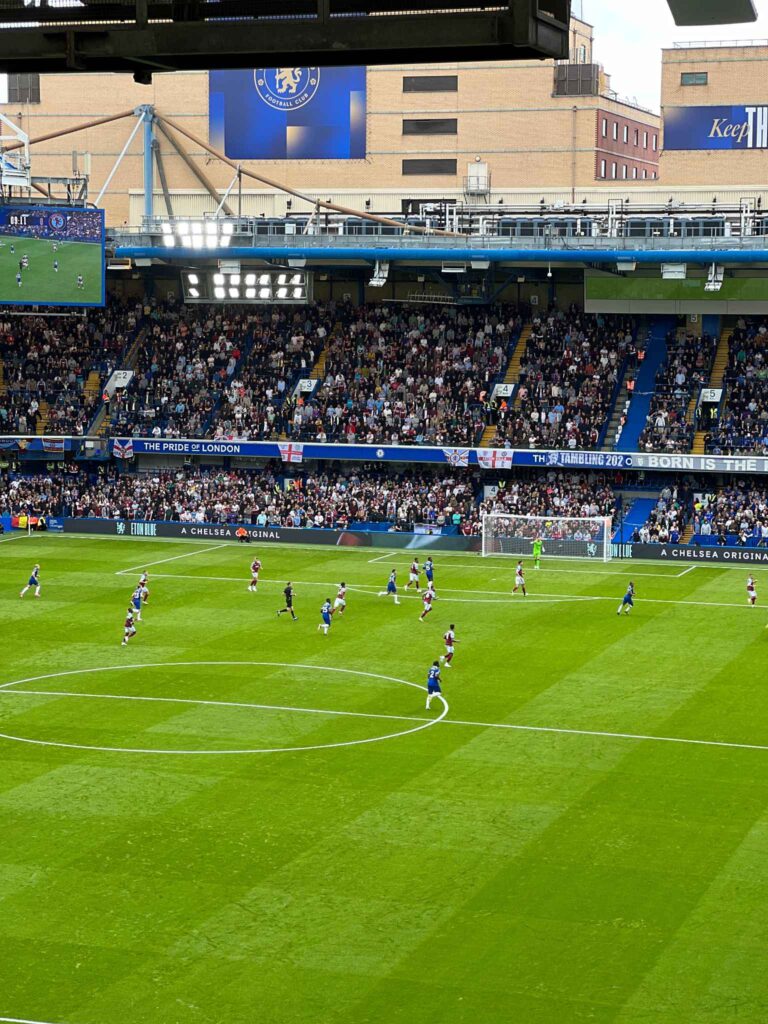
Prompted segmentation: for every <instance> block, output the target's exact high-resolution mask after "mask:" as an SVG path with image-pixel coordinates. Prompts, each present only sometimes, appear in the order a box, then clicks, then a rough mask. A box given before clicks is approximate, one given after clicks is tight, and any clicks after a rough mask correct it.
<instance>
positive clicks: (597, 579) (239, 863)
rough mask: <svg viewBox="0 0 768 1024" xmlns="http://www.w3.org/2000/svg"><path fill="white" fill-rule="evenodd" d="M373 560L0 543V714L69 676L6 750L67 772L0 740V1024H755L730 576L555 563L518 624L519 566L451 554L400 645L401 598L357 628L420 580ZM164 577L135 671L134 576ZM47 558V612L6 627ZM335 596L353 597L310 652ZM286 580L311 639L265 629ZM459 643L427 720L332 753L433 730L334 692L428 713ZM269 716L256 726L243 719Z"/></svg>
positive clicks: (742, 632) (298, 629) (747, 799)
mask: <svg viewBox="0 0 768 1024" xmlns="http://www.w3.org/2000/svg"><path fill="white" fill-rule="evenodd" d="M255 553H258V554H259V555H260V557H261V558H262V560H263V562H264V569H263V577H264V581H263V582H262V584H261V585H260V590H259V593H258V594H256V595H254V594H250V593H248V592H247V590H246V586H247V582H248V578H249V576H248V566H249V562H250V559H251V557H252V556H253V555H254V554H255ZM376 556H377V552H376V551H375V550H374V551H370V550H368V551H361V550H359V549H358V550H336V549H333V550H330V551H329V550H325V549H321V548H314V549H313V548H308V547H294V546H284V547H277V546H270V547H264V548H258V547H257V546H255V545H254V546H248V547H245V546H243V547H238V546H236V545H233V544H229V545H221V544H214V543H204V542H200V543H197V544H196V543H194V542H189V543H187V542H153V541H142V540H132V539H95V540H85V539H81V538H70V537H55V536H47V537H34V536H33V537H17V538H14V539H13V540H11V541H9V542H6V541H4V542H3V543H2V544H0V578H1V579H2V580H3V587H2V593H0V602H1V603H2V608H1V609H0V614H1V615H2V618H1V619H0V622H2V635H3V644H2V648H0V650H1V651H2V653H1V654H0V659H1V660H2V665H1V666H0V669H1V670H0V683H6V682H10V681H12V680H22V679H29V678H30V677H36V676H40V675H44V674H47V673H68V674H67V675H58V676H56V677H52V678H48V679H40V680H37V681H34V682H24V683H21V684H18V685H16V686H15V687H13V688H12V689H11V690H10V691H8V690H6V691H0V719H1V721H0V732H2V733H3V734H5V736H6V737H7V736H10V735H13V736H16V737H25V738H27V739H35V740H40V741H45V742H48V743H66V744H73V745H75V746H72V747H61V746H58V747H57V746H45V745H35V744H30V743H22V742H17V741H14V740H10V739H5V738H4V739H0V823H2V831H1V832H0V836H2V844H1V846H0V941H1V942H2V951H3V956H2V963H1V964H0V1017H7V1018H24V1019H28V1020H33V1021H49V1022H54V1024H219V1022H220V1024H255V1022H259V1024H293V1022H312V1024H317V1022H323V1024H326V1022H327V1024H363V1022H365V1024H374V1022H375V1024H378V1022H382V1024H384V1022H387V1024H389V1022H397V1021H402V1022H407V1024H416V1022H418V1024H459V1022H461V1024H465V1022H466V1024H510V1022H521V1024H561V1022H564V1024H570V1022H582V1021H583V1022H598V1024H606V1022H609V1021H610V1022H616V1024H672V1022H674V1024H694V1022H695V1024H698V1022H702V1024H720V1022H722V1024H726V1022H727V1024H731V1022H738V1024H743V1022H750V1024H752V1022H755V1024H756V1022H763V1021H764V1020H765V1019H766V1014H767V1012H768V972H766V971H765V950H766V942H767V941H768V931H767V929H766V915H765V907H766V901H767V900H768V880H767V876H766V868H765V863H766V852H767V851H768V814H767V813H766V806H767V804H768V771H767V768H768V705H767V704H766V696H765V679H766V675H765V660H766V651H767V650H768V631H766V629H765V622H766V614H765V611H764V610H763V609H761V608H759V607H758V608H757V609H752V608H748V607H747V605H746V596H745V589H744V581H745V578H746V575H747V573H746V570H742V569H731V568H717V569H713V568H709V567H702V566H696V567H695V568H693V569H691V570H690V571H687V572H685V571H684V567H681V566H680V565H674V566H672V565H669V566H667V565H653V564H649V563H643V564H635V565H632V566H629V565H627V564H610V565H607V566H606V565H602V564H600V563H595V562H592V563H586V562H581V563H578V562H561V563H557V564H554V565H553V564H552V562H546V561H545V565H544V568H543V569H542V570H541V571H540V572H533V571H530V572H529V583H530V589H531V596H529V597H528V598H527V599H523V598H522V597H519V596H516V597H515V598H512V597H511V596H510V594H509V591H510V588H511V570H512V562H511V560H502V559H490V560H486V561H482V560H481V559H479V558H475V557H474V556H471V555H461V556H447V555H439V554H438V555H437V556H436V563H437V572H436V582H437V589H438V594H439V595H440V600H439V601H438V602H437V604H436V610H435V611H434V612H433V614H432V616H431V618H430V620H428V621H427V622H426V623H424V624H421V623H419V622H418V621H417V617H418V612H419V605H418V604H417V601H416V600H415V599H413V598H410V597H409V598H405V599H404V600H403V601H402V604H401V606H400V607H395V606H394V605H393V604H392V602H391V601H390V600H389V599H384V598H377V597H376V596H374V595H375V591H376V590H377V589H378V588H379V587H380V586H381V585H383V583H384V581H385V580H386V576H387V573H388V568H389V565H390V564H391V563H394V564H396V565H398V567H399V568H400V569H401V573H400V574H401V576H402V575H404V572H405V569H406V567H407V562H408V555H407V553H402V552H401V553H399V554H392V555H387V556H385V557H384V558H383V559H382V560H380V561H376V562H370V561H369V559H370V558H374V557H376ZM161 559H167V561H163V562H162V563H161V564H158V565H156V566H154V567H150V572H151V573H152V578H151V597H150V602H149V604H148V606H147V607H146V609H145V620H146V621H145V622H143V623H141V624H140V626H139V634H138V636H137V637H136V638H135V640H134V641H133V642H132V643H131V645H130V646H129V647H128V648H127V649H126V648H122V647H121V646H120V639H121V634H122V620H123V613H124V609H125V607H126V605H127V600H128V596H129V593H130V590H131V587H132V584H133V583H134V581H135V580H136V578H137V577H138V571H139V568H140V567H142V566H144V565H149V564H150V563H153V562H158V561H159V560H161ZM36 561H39V562H40V563H41V565H42V577H41V578H42V584H43V596H42V598H41V600H34V599H32V596H31V593H30V594H27V596H26V597H25V599H24V600H23V601H20V600H19V597H18V590H19V589H20V587H21V586H22V585H23V584H24V583H25V582H26V579H27V576H28V575H29V569H30V567H31V565H32V564H33V563H34V562H36ZM128 567H136V568H135V569H134V570H133V571H131V572H129V573H127V574H125V575H116V573H117V572H118V571H120V570H123V569H127V568H128ZM683 573H684V574H683ZM160 574H163V575H160ZM756 575H757V577H758V585H759V591H758V592H759V594H760V598H761V599H764V597H765V591H766V585H768V573H766V571H765V570H757V571H756ZM630 576H631V577H632V578H633V579H634V580H635V584H636V588H637V603H636V608H635V611H634V613H633V616H632V617H631V618H629V619H624V618H622V619H619V618H617V616H616V607H617V605H618V602H619V599H620V597H621V595H622V593H623V591H624V588H625V584H626V581H627V580H628V579H629V578H630ZM341 578H343V579H345V581H346V582H347V583H348V584H349V585H350V586H352V587H354V588H359V589H354V590H353V591H352V592H351V593H350V595H349V605H348V611H347V615H346V616H345V618H344V620H343V621H336V622H334V626H333V629H332V631H331V634H330V636H328V637H327V638H326V637H323V636H322V634H320V633H318V632H317V630H316V626H317V623H318V621H319V606H320V604H321V601H322V599H323V598H324V597H325V596H326V594H328V595H330V596H334V591H333V589H332V587H331V586H330V584H331V583H333V582H336V581H338V580H339V579H341ZM288 579H291V580H293V582H294V584H295V586H296V593H297V598H296V607H297V611H298V614H299V621H298V622H296V623H293V622H291V621H289V620H287V619H286V617H285V616H283V617H282V618H281V619H279V620H278V619H277V618H276V616H275V610H276V609H277V608H278V607H279V605H280V596H281V595H280V591H281V588H282V586H283V585H284V582H285V581H286V580H288ZM322 584H327V585H322ZM473 593H474V596H473ZM575 598H591V600H576V599H575ZM451 621H453V622H455V623H456V626H457V635H458V637H459V640H460V643H459V644H458V646H457V655H456V659H455V668H453V669H452V670H451V671H445V672H444V673H443V675H444V691H445V696H446V698H447V700H448V703H449V705H450V710H449V711H448V714H447V716H446V718H445V720H444V721H442V722H439V723H438V724H435V725H432V726H430V727H428V728H426V729H422V730H421V731H418V732H414V733H411V734H410V735H406V736H401V737H399V738H394V739H390V740H385V741H381V742H369V743H357V744H356V745H350V746H333V744H340V743H351V742H352V741H360V740H370V739H372V738H374V737H377V736H381V735H383V734H385V733H389V732H399V731H402V730H404V729H410V728H415V727H417V726H418V725H420V724H422V723H423V720H424V719H426V718H427V717H428V718H430V719H433V718H436V717H437V716H438V714H439V713H440V711H439V708H438V706H437V705H436V704H433V707H432V710H431V711H430V712H429V714H428V715H427V713H426V712H425V709H424V694H423V692H421V691H419V690H417V689H414V688H413V687H410V686H406V685H403V684H402V683H401V682H395V681H390V680H387V679H379V678H374V677H373V676H366V675H362V674H361V675H349V674H345V673H342V672H339V671H334V670H337V669H340V668H344V669H349V670H353V671H358V672H361V673H372V674H375V675H381V676H388V677H392V679H397V680H404V681H407V682H415V683H418V684H422V683H423V682H424V679H425V676H426V671H427V668H428V666H429V664H430V663H431V661H432V660H433V658H434V657H436V656H437V655H439V654H440V653H441V651H442V645H441V642H440V640H441V635H442V632H443V630H444V628H445V627H446V626H447V625H448V623H449V622H451ZM196 662H204V663H206V664H199V665H197V664H194V663H196ZM224 662H270V663H281V664H280V665H274V664H273V665H268V666H265V665H255V664H254V665H248V664H246V665H226V664H222V663H224ZM211 663H215V664H211ZM125 665H139V666H142V665H147V666H149V665H152V666H154V667H147V668H145V669H141V668H138V669H136V668H133V669H125V668H122V669H121V666H125ZM110 666H113V667H115V668H116V669H117V670H116V671H106V672H96V673H87V672H86V671H84V670H87V669H89V668H103V667H110ZM291 666H295V667H291ZM311 666H318V667H319V666H323V667H327V668H330V669H331V670H332V671H329V672H323V671H315V670H313V668H312V667H311ZM30 690H36V691H45V692H43V693H42V694H40V693H38V694H28V695H26V696H25V695H23V694H22V695H20V694H19V691H30ZM50 691H59V692H62V691H64V692H68V693H72V694H90V695H93V696H88V697H78V696H58V695H48V693H50ZM106 694H111V695H114V697H117V698H124V697H154V698H160V697H163V698H174V699H175V700H177V701H179V702H174V701H171V700H166V701H156V700H153V701H145V700H125V699H113V698H111V697H110V698H107V697H105V696H98V695H106ZM182 701H183V702H182ZM204 701H208V702H212V703H199V702H204ZM216 702H220V703H216ZM222 702H226V703H222ZM255 704H258V705H271V706H272V707H271V708H263V707H261V708H258V707H252V706H245V707H244V706H237V705H255ZM287 708H301V709H305V710H303V711H299V710H286V709H287ZM310 709H315V710H318V709H319V710H325V711H336V712H348V713H347V714H333V715H332V714H317V713H315V712H314V711H312V710H310ZM349 712H352V713H353V714H349ZM367 716H399V717H367ZM411 719H415V721H412V720H411ZM461 723H463V724H461ZM471 723H475V724H471ZM477 723H487V724H477ZM494 724H496V725H523V726H531V727H534V728H532V729H531V730H530V731H525V730H517V729H508V728H495V727H493V725H494ZM542 727H546V728H551V729H564V730H573V731H570V732H569V731H564V732H549V731H539V730H540V729H541V728H542ZM608 733H613V734H623V735H606V734H608ZM633 737H634V738H633ZM638 737H669V738H671V739H673V740H675V739H690V740H703V741H708V742H707V743H702V744H696V743H681V742H659V741H655V740H653V739H648V738H646V739H643V738H638ZM714 742H720V743H724V744H754V745H756V749H750V748H749V747H746V746H717V745H711V744H712V743H714ZM321 744H327V745H328V746H325V747H323V749H316V750H304V751H302V750H299V751H291V752H284V753H275V752H272V753H261V754H247V755H244V754H225V753H223V752H221V753H211V754H194V753H192V754H185V755H179V754H172V753H171V754H160V753H150V754H142V753H115V752H109V751H100V750H98V749H94V748H99V747H124V748H143V749H152V750H171V751H174V750H175V751H179V750H185V751H200V750H207V751H225V750H242V749H263V748H274V747H280V748H285V747H297V746H298V747H308V746H318V745H321ZM81 748H91V749H81Z"/></svg>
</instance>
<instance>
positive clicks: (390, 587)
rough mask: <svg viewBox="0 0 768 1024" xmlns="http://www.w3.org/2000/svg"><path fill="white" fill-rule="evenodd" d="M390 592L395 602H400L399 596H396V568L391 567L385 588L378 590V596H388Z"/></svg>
mask: <svg viewBox="0 0 768 1024" xmlns="http://www.w3.org/2000/svg"><path fill="white" fill-rule="evenodd" d="M390 594H391V595H392V597H394V599H395V604H400V598H399V597H398V596H397V569H393V570H392V572H391V573H390V574H389V579H388V580H387V589H386V590H380V591H379V597H388V596H389V595H390Z"/></svg>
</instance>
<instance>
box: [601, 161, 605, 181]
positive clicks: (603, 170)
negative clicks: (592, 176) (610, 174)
mask: <svg viewBox="0 0 768 1024" xmlns="http://www.w3.org/2000/svg"><path fill="white" fill-rule="evenodd" d="M600 177H601V178H604V177H605V160H601V161H600Z"/></svg>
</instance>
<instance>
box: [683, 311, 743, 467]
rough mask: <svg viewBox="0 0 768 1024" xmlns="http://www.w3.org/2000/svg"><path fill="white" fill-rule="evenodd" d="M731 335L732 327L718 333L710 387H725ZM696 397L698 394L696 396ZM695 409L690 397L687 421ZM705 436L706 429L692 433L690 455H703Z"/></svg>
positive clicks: (693, 401) (690, 419) (690, 418)
mask: <svg viewBox="0 0 768 1024" xmlns="http://www.w3.org/2000/svg"><path fill="white" fill-rule="evenodd" d="M732 336H733V327H725V328H723V330H722V332H721V334H720V340H719V341H718V343H717V351H716V352H715V360H714V362H713V363H712V372H711V373H710V375H709V382H708V385H707V386H708V387H710V388H724V387H725V371H726V370H727V369H728V353H729V349H730V344H731V337H732ZM697 397H698V396H697ZM695 411H696V404H695V399H691V405H689V406H688V417H687V418H688V422H689V423H690V422H692V418H693V414H694V412H695ZM706 436H707V432H706V430H697V431H696V433H695V434H694V435H693V444H692V445H691V454H692V455H704V453H705V446H704V442H705V439H706Z"/></svg>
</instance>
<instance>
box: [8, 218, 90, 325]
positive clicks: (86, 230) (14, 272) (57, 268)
mask: <svg viewBox="0 0 768 1024" xmlns="http://www.w3.org/2000/svg"><path fill="white" fill-rule="evenodd" d="M0 304H4V305H14V306H30V305H32V306H103V305H104V211H103V210H76V209H72V208H70V207H56V206H0Z"/></svg>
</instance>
